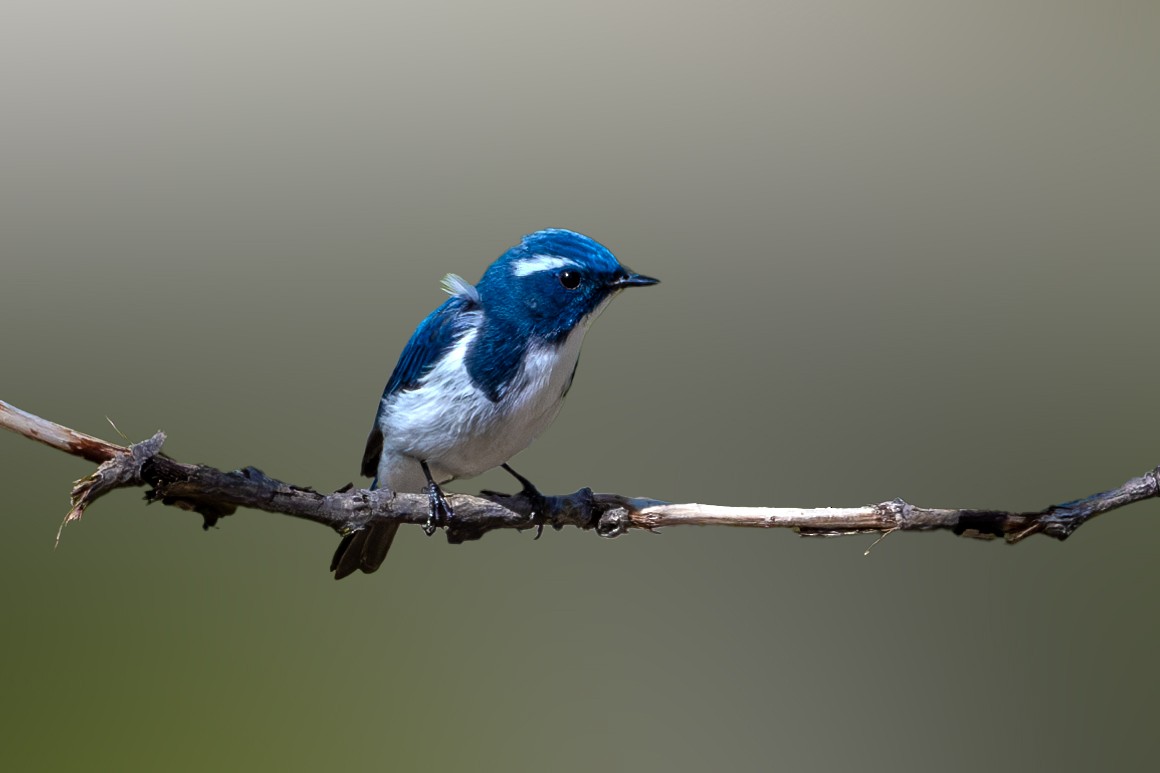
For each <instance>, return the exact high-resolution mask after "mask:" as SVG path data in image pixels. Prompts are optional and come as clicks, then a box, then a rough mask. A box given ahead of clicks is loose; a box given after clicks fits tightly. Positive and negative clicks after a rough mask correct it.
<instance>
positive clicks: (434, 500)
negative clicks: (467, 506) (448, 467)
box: [419, 462, 455, 537]
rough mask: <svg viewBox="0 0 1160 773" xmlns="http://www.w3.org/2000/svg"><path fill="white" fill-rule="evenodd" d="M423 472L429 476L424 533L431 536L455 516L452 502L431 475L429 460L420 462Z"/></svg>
mask: <svg viewBox="0 0 1160 773" xmlns="http://www.w3.org/2000/svg"><path fill="white" fill-rule="evenodd" d="M419 464H420V465H422V467H423V474H424V475H426V476H427V523H425V524H423V533H424V534H426V535H427V536H428V537H430V536H431V535H432V534H434V533H435V532H436V531H437V530H438V529H439V527H440V526H447V525H448V524H449V523H451V519H452V518H454V517H455V511H454V510H453V509H452V508H451V503H450V502H448V501H447V497H445V496H444V495H443V489H441V488H439V484H438V483H436V482H435V479H434V478H432V477H431V470H430V468H429V467H428V466H427V462H420V463H419Z"/></svg>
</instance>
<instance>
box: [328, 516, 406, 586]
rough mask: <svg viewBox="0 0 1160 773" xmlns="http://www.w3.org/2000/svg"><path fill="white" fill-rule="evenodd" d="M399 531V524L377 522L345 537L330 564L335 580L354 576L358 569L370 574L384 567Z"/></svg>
mask: <svg viewBox="0 0 1160 773" xmlns="http://www.w3.org/2000/svg"><path fill="white" fill-rule="evenodd" d="M398 530H399V524H397V523H379V522H377V521H376V522H374V523H372V524H371V525H370V526H368V527H367V528H365V529H359V530H358V531H352V532H351V533H350V534H347V535H346V536H345V537H343V538H342V542H340V543H338V550H336V551H334V558H333V559H332V560H331V562H330V571H332V572H334V579H336V580H341V579H342V578H343V577H346V576H347V575H350V574H354V572H355V570H356V569H358V570H362V571H363V572H366V573H367V574H370V573H371V572H373V571H375V570H376V569H378V568H379V567H380V566H382V565H383V560H384V559H385V558H386V557H387V551H388V550H390V549H391V543H392V542H394V541H395V532H397V531H398Z"/></svg>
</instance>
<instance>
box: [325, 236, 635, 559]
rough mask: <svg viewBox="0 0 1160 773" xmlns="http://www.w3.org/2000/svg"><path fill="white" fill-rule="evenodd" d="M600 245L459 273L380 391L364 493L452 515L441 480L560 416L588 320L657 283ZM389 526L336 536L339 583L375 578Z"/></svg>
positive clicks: (494, 460)
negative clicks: (417, 498)
mask: <svg viewBox="0 0 1160 773" xmlns="http://www.w3.org/2000/svg"><path fill="white" fill-rule="evenodd" d="M657 281H658V280H656V279H653V278H652V277H647V276H642V275H640V274H636V273H633V272H632V271H630V270H629V269H627V268H625V267H624V266H622V265H621V264H620V263H619V262H618V261H617V259H616V258H615V257H614V256H613V255H612V253H611V252H609V251H608V249H607V248H605V247H604V246H603V245H601V244H599V243H598V242H596V241H594V240H592V239H590V238H588V237H587V236H583V235H582V234H578V233H575V232H573V231H566V230H563V229H549V230H545V231H537V232H536V233H534V234H529V235H528V236H525V237H524V238H523V240H522V241H521V242H520V243H519V244H518V245H516V246H515V247H512V248H511V249H510V250H508V251H507V252H505V253H504V254H503V255H501V256H500V257H499V258H498V259H497V260H496V261H495V262H494V263H492V264H491V265H490V266H489V267H488V269H487V271H485V272H484V274H483V278H482V279H480V280H479V284H478V285H475V286H472V285H471V284H469V283H468V282H466V281H464V280H463V279H462V278H461V277H458V276H456V275H455V274H448V275H447V277H446V278H445V279H444V280H443V283H444V289H446V291H447V292H448V293H449V294H450V295H451V297H450V298H449V299H447V300H446V301H445V302H444V303H443V305H442V306H440V307H439V308H437V309H436V310H435V311H433V312H431V314H430V315H429V316H428V317H427V318H426V319H425V320H423V321H422V322H421V323H420V324H419V327H418V328H416V330H415V332H414V333H413V334H412V335H411V340H410V341H408V342H407V346H406V348H404V349H403V353H402V355H401V356H400V357H399V362H398V364H396V365H395V370H394V372H393V373H391V377H390V379H389V380H388V381H387V386H386V389H384V390H383V398H382V400H381V401H380V403H379V411H378V415H377V416H376V417H375V424H374V427H373V428H372V429H371V433H370V437H368V438H367V447H366V452H365V454H364V455H363V461H362V474H363V475H366V476H368V477H374V483H373V484H372V488H376V487H385V488H389V489H391V490H393V491H402V492H411V493H423V492H426V494H427V496H428V502H429V505H430V516H429V518H428V521H427V526H426V528H425V530H426V531H427V533H428V534H432V533H434V531H435V529H436V527H437V526H438V525H440V524H444V523H446V522H448V521H449V520H450V519H451V518H453V517H454V512H453V511H452V509H451V506H450V505H449V504H448V502H447V500H446V498H445V497H444V495H443V491H442V489H440V488H439V486H440V484H442V483H447V482H448V481H451V480H454V479H455V478H470V477H472V476H475V475H479V474H480V473H483V472H485V471H487V470H490V469H492V468H493V467H500V466H502V467H503V468H504V469H505V470H507V471H508V472H509V473H511V474H512V475H513V476H515V478H516V479H517V480H518V481H519V482H520V484H521V485H522V486H523V487H524V493H526V494H528V495H531V496H539V493H538V492H537V491H536V489H535V487H534V486H533V485H532V484H531V483H530V482H529V481H528V480H527V479H526V478H524V477H523V476H521V475H520V474H519V473H517V472H516V471H515V470H513V469H512V468H511V467H509V466H508V464H507V461H508V460H509V459H511V458H512V457H513V456H515V455H516V454H517V453H519V452H520V451H522V450H524V449H525V448H527V447H528V445H529V444H530V443H531V442H532V441H533V440H534V439H535V438H536V436H537V435H539V434H540V433H541V432H543V431H544V429H545V428H546V427H547V426H548V425H549V424H550V423H551V422H552V420H553V419H554V418H556V414H557V413H559V411H560V406H561V405H562V404H563V402H564V397H565V395H567V394H568V389H569V388H570V387H571V386H572V378H573V376H574V375H575V373H576V364H577V361H578V359H579V357H580V344H581V343H582V342H583V340H584V334H585V333H586V332H587V331H588V326H589V325H590V324H591V323H592V320H593V319H595V318H596V316H597V315H598V314H599V313H600V312H601V310H603V309H604V307H605V305H606V304H607V303H608V302H609V301H610V300H611V299H612V297H613V296H615V295H616V294H617V293H618V292H619V291H620V290H622V289H624V288H626V287H643V286H646V285H653V284H656V283H657ZM398 528H399V525H398V524H397V523H379V522H372V523H371V524H370V525H369V526H367V527H366V528H365V529H360V530H358V531H354V532H351V533H350V534H347V535H345V536H344V537H343V539H342V542H341V543H340V544H339V546H338V550H337V551H336V552H335V554H334V560H333V561H332V562H331V567H330V568H331V571H333V572H334V576H335V579H341V578H343V577H346V576H347V575H349V574H351V573H353V572H354V571H355V570H356V569H361V570H362V571H364V572H368V573H369V572H373V571H375V570H376V569H378V568H379V566H380V565H381V564H382V563H383V559H385V558H386V555H387V551H388V550H389V549H390V547H391V542H392V541H393V540H394V539H395V532H396V531H398Z"/></svg>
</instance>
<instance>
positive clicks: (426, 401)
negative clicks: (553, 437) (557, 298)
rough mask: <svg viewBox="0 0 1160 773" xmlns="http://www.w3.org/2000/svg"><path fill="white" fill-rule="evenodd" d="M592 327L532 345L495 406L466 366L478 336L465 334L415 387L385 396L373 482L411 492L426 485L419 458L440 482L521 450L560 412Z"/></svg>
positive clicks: (476, 470) (471, 473)
mask: <svg viewBox="0 0 1160 773" xmlns="http://www.w3.org/2000/svg"><path fill="white" fill-rule="evenodd" d="M593 316H595V315H593ZM590 322H591V318H589V319H587V320H585V322H584V324H581V325H578V326H577V327H576V328H575V329H574V330H573V331H572V333H571V334H570V335H569V336H568V337H567V338H566V339H565V340H564V341H563V342H562V343H561V344H560V345H558V346H551V345H548V344H533V345H532V348H531V349H530V350H529V352H528V354H527V356H526V358H525V361H524V365H523V368H522V370H521V372H520V373H519V375H517V376H516V378H515V379H514V381H513V382H512V384H511V386H510V388H509V389H508V390H507V391H506V392H505V393H504V396H503V397H502V398H501V399H500V400H499V401H498V402H494V403H493V402H492V401H491V400H489V399H487V396H486V395H484V394H483V393H482V392H481V391H480V390H479V389H477V388H476V387H475V385H474V384H472V383H471V377H470V376H469V375H468V373H467V368H466V367H465V366H464V362H463V359H464V356H465V355H466V353H467V350H468V347H469V346H470V345H471V342H472V341H473V340H474V339H475V337H476V335H477V332H476V331H475V330H472V331H469V332H468V333H467V334H465V335H464V336H463V338H461V339H460V340H459V341H458V342H457V343H456V344H455V346H454V347H453V348H452V349H451V351H449V352H448V354H447V356H446V357H444V358H443V360H442V361H441V362H440V363H439V364H438V365H437V366H436V367H435V368H434V369H433V370H432V371H431V373H429V374H428V375H427V376H426V377H425V378H424V379H423V381H422V382H421V383H420V385H419V386H418V387H417V388H415V389H413V390H410V391H406V392H402V393H399V394H396V395H392V396H391V397H390V398H385V399H386V400H387V401H388V404H387V406H386V408H387V410H386V411H385V412H384V415H383V418H382V421H381V426H382V429H383V436H384V447H383V454H382V457H381V459H380V461H379V480H380V481H383V482H384V483H386V485H387V486H389V487H390V488H393V489H395V490H396V491H417V490H421V489H422V487H423V484H424V482H425V479H424V477H423V474H422V471H421V469H420V467H419V464H418V460H420V459H425V460H426V461H427V462H428V464H429V465H430V466H431V469H432V474H433V475H434V476H435V478H436V480H438V481H439V482H445V481H447V480H450V479H452V478H470V477H472V476H475V475H479V474H480V473H482V472H485V471H487V470H490V469H492V468H493V467H498V466H499V465H501V464H503V463H504V462H506V461H508V460H509V459H511V458H512V457H513V456H515V455H516V454H518V453H519V452H520V451H522V450H524V449H525V448H527V447H528V445H530V444H531V442H532V441H533V440H535V439H536V437H537V436H538V435H539V434H540V433H541V432H543V431H544V429H546V428H547V426H548V425H549V424H551V423H552V420H553V419H555V418H556V414H557V413H559V411H560V406H561V404H562V403H563V399H564V391H565V389H566V387H567V386H568V383H569V380H570V379H571V377H572V373H573V371H574V369H575V367H576V360H577V359H578V358H579V356H580V346H581V344H582V343H583V341H584V334H585V333H586V332H587V330H588V323H590ZM435 385H438V386H435Z"/></svg>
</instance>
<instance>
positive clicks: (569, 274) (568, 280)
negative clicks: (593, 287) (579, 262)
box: [560, 269, 580, 290]
mask: <svg viewBox="0 0 1160 773" xmlns="http://www.w3.org/2000/svg"><path fill="white" fill-rule="evenodd" d="M560 284H562V285H564V289H566V290H575V289H576V288H577V287H579V286H580V272H579V271H572V270H571V269H569V270H568V271H561V272H560Z"/></svg>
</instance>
